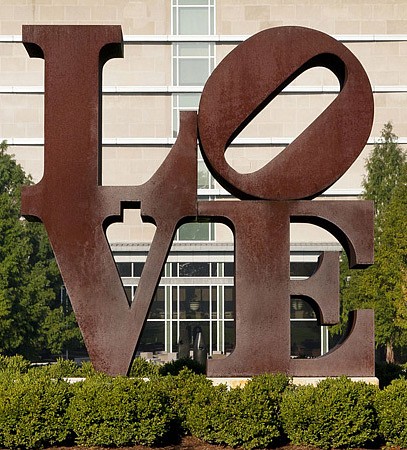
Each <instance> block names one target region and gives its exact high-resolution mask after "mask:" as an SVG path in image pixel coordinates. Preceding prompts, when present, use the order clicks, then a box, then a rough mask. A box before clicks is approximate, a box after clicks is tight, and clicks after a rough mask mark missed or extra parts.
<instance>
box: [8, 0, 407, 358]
mask: <svg viewBox="0 0 407 450" xmlns="http://www.w3.org/2000/svg"><path fill="white" fill-rule="evenodd" d="M1 11H2V19H1V21H0V141H1V140H3V139H5V140H7V142H8V144H9V150H10V152H11V153H13V154H14V155H15V156H16V159H17V161H18V162H19V163H21V165H22V166H23V168H24V169H25V170H26V171H27V172H28V173H30V174H31V176H32V177H33V180H34V182H38V181H39V180H40V179H41V177H42V174H43V155H44V129H43V115H44V81H43V78H44V61H43V60H40V59H30V58H29V57H28V55H27V53H26V51H25V49H24V46H23V44H22V43H21V25H23V24H34V25H35V24H57V25H61V24H64V25H68V24H100V25H103V24H112V25H121V26H122V32H123V39H124V58H123V59H113V60H111V61H109V62H108V63H107V64H106V65H105V67H104V71H103V97H102V98H103V101H102V107H103V119H102V120H103V134H102V148H101V161H102V184H103V185H108V186H129V185H139V184H142V183H144V182H146V181H147V180H148V179H149V178H150V177H151V176H152V175H153V174H154V172H155V171H156V169H157V168H158V167H159V166H160V164H161V163H162V162H163V161H164V159H165V157H166V156H167V155H168V153H169V151H170V149H171V147H172V145H173V144H174V142H175V140H176V137H177V135H178V129H179V117H180V111H185V110H186V111H196V110H197V109H198V105H199V99H200V93H201V92H202V89H203V86H204V84H205V82H206V80H207V79H208V77H209V76H210V74H211V72H212V71H213V69H214V68H215V67H216V65H217V64H219V62H220V61H221V60H222V59H223V58H224V57H225V56H226V55H227V54H228V53H229V52H230V51H231V50H233V48H235V47H236V46H237V45H238V44H239V43H241V42H243V41H244V40H246V39H247V38H248V37H249V36H251V35H252V34H254V33H256V32H258V31H261V30H263V29H266V28H271V27H276V26H287V25H295V26H304V27H310V28H314V29H317V30H320V31H323V32H325V33H327V34H329V35H331V36H333V37H335V38H336V39H337V40H339V41H340V42H342V43H343V44H344V45H346V46H347V47H348V48H349V49H350V50H351V51H352V52H353V53H354V54H355V55H356V57H357V58H358V59H359V60H360V61H361V63H362V65H363V66H364V68H365V70H366V72H367V75H368V77H369V79H370V82H371V85H372V90H373V94H374V101H375V118H374V125H373V129H372V132H371V136H370V138H369V141H368V144H367V146H366V148H365V149H364V150H363V152H362V154H361V156H360V157H359V158H358V159H357V161H356V162H355V163H354V164H353V165H352V166H351V168H350V169H349V170H348V171H347V172H346V173H345V175H344V176H343V177H342V178H341V179H340V180H339V181H338V182H337V183H335V184H334V185H333V186H331V187H330V188H329V189H328V190H327V191H325V192H324V194H323V195H322V196H321V197H320V198H318V199H315V200H314V201H324V199H327V198H329V199H340V200H349V201H352V200H357V199H358V197H359V196H360V194H361V191H362V188H361V183H362V179H363V175H364V161H365V159H366V157H367V156H368V154H369V151H370V150H371V148H372V145H373V144H374V142H375V141H377V139H378V138H379V137H380V131H381V129H382V127H383V125H384V123H386V122H388V121H391V122H392V123H393V129H394V132H395V133H396V134H397V135H398V136H399V143H400V144H402V145H403V144H406V143H407V113H406V107H405V105H406V100H407V70H406V69H407V4H406V2H404V1H397V0H394V1H390V0H389V1H383V0H381V1H379V0H367V1H364V2H360V1H358V0H332V1H329V2H327V1H325V0H313V1H296V0H267V1H266V0H246V1H245V0H103V1H99V2H98V1H96V0H66V1H64V0H21V1H16V0H14V1H13V0H5V1H4V2H2V7H1ZM287 58H289V55H287ZM270 70H272V67H271V68H270ZM338 92H339V84H338V80H337V79H336V77H335V76H334V74H333V73H331V72H330V71H328V70H327V69H324V68H313V69H310V70H308V71H307V72H305V73H303V74H302V75H300V76H299V77H298V78H297V79H295V80H294V81H293V82H292V83H291V84H290V85H289V86H287V87H286V88H285V89H284V90H283V92H282V93H281V94H280V95H278V96H277V97H276V98H275V99H274V100H273V101H272V102H271V103H270V104H269V105H268V106H267V107H266V108H265V109H264V110H263V111H261V113H259V114H258V115H257V117H255V119H254V120H253V121H252V122H251V123H250V124H249V125H248V126H247V127H246V128H245V129H244V130H243V131H242V132H241V133H240V134H239V135H238V136H237V137H236V138H235V139H234V140H233V142H232V143H231V144H230V146H229V148H228V150H227V152H226V158H227V161H228V163H229V164H230V165H231V166H232V167H233V168H234V169H235V170H237V171H238V172H241V173H252V172H255V171H256V170H258V169H260V168H261V167H263V166H264V165H265V164H266V163H267V162H268V161H269V160H270V159H272V158H273V157H274V156H275V155H277V154H278V153H279V152H281V151H283V150H284V148H285V147H286V146H287V145H289V144H290V143H291V142H292V141H293V140H294V139H295V138H296V137H297V136H298V135H299V134H301V133H302V131H303V130H304V129H305V128H306V127H307V126H308V125H309V124H310V123H311V122H312V121H313V120H314V119H315V118H316V117H317V116H318V115H319V114H320V113H321V112H322V111H323V110H324V109H325V108H326V107H327V106H328V105H329V104H330V103H331V102H332V101H333V100H334V99H335V97H336V95H337V94H338ZM72 132H75V130H72ZM323 143H324V136H321V145H323ZM197 166H198V176H197V179H198V183H197V195H198V199H201V200H212V201H217V200H220V199H223V200H225V199H232V196H231V194H229V193H228V192H227V191H226V190H225V189H224V188H222V186H220V185H219V184H218V183H217V181H216V180H215V179H214V178H213V177H212V175H211V174H210V173H209V171H208V169H207V167H206V165H205V163H204V160H203V158H202V155H201V154H200V152H199V151H198V161H197ZM315 170H318V168H317V167H316V168H315ZM179 176H182V174H179ZM153 235H154V226H153V225H151V224H147V223H142V221H141V218H140V211H139V210H136V209H128V210H125V212H124V221H123V223H116V224H113V225H111V226H110V227H109V229H108V231H107V237H108V240H109V243H110V245H111V249H112V252H113V254H114V258H115V261H116V263H117V268H118V271H119V273H120V275H121V277H122V281H123V286H124V289H125V291H126V293H127V296H128V299H129V301H131V299H132V298H133V297H134V294H135V291H136V289H137V285H138V282H139V279H140V276H141V273H142V270H143V264H144V261H145V259H146V257H147V254H148V251H149V245H150V242H151V240H152V237H153ZM290 246H291V253H290V255H291V259H290V260H291V264H290V272H291V276H292V278H293V279H304V278H306V277H309V276H310V275H311V274H312V273H313V271H314V270H315V268H316V263H317V259H318V257H319V256H320V255H321V253H322V252H326V251H334V252H340V251H341V249H342V248H341V245H340V244H339V243H338V242H337V240H336V239H335V238H334V237H333V236H332V235H330V234H329V233H328V232H326V231H324V230H322V229H320V228H318V227H316V226H313V225H308V224H292V226H291V230H290ZM94 282H95V283H97V282H98V281H97V280H94ZM272 307H273V303H272V293H270V308H272ZM234 314H235V312H234V242H233V234H232V232H231V230H230V229H229V228H228V227H227V226H225V225H223V224H220V223H208V222H199V223H198V222H195V223H187V224H184V225H182V226H181V227H180V228H179V229H178V230H177V232H176V236H175V238H174V242H173V245H172V249H171V252H170V254H169V256H168V259H167V261H166V263H165V266H164V269H163V272H162V278H161V282H160V286H159V287H158V290H157V293H156V296H155V299H154V301H153V304H152V307H151V310H150V313H149V317H148V320H147V323H146V326H145V329H144V332H143V335H142V338H141V342H140V345H139V351H140V352H141V353H142V354H143V355H151V354H153V353H155V354H157V353H158V354H161V355H162V357H163V358H165V355H168V358H172V357H173V356H174V354H175V353H176V352H177V350H178V342H179V338H180V335H183V334H185V330H187V331H188V333H189V335H190V337H192V335H193V334H194V330H197V329H200V330H202V333H203V337H204V340H205V342H206V345H207V349H208V352H209V354H210V355H211V356H213V357H218V355H223V354H226V353H228V352H230V351H232V350H233V347H234ZM329 345H330V344H329V336H328V331H327V329H326V327H320V326H319V325H318V323H317V317H316V315H315V312H314V310H313V308H312V306H311V304H309V303H307V301H306V300H305V299H303V298H296V297H293V298H291V353H292V356H293V357H315V356H319V355H321V354H323V353H325V352H327V351H328V349H329ZM163 355H164V356H163Z"/></svg>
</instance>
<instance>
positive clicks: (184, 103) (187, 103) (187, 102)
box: [178, 94, 200, 109]
mask: <svg viewBox="0 0 407 450" xmlns="http://www.w3.org/2000/svg"><path fill="white" fill-rule="evenodd" d="M199 98H200V94H179V95H178V100H179V109H182V108H198V105H199Z"/></svg>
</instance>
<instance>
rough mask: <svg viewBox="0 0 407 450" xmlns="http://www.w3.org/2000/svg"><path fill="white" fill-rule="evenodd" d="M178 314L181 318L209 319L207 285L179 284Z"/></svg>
mask: <svg viewBox="0 0 407 450" xmlns="http://www.w3.org/2000/svg"><path fill="white" fill-rule="evenodd" d="M179 315H180V318H181V319H209V287H208V286H203V287H202V286H201V287H199V286H180V287H179Z"/></svg>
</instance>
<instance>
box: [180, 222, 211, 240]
mask: <svg viewBox="0 0 407 450" xmlns="http://www.w3.org/2000/svg"><path fill="white" fill-rule="evenodd" d="M179 240H180V241H209V223H186V224H184V225H182V226H181V227H180V228H179Z"/></svg>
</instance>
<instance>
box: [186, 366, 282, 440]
mask: <svg viewBox="0 0 407 450" xmlns="http://www.w3.org/2000/svg"><path fill="white" fill-rule="evenodd" d="M289 381H290V380H289V378H288V377H287V376H285V375H281V374H279V375H262V376H259V377H254V378H253V379H252V380H251V381H249V382H248V383H247V384H246V385H245V386H244V388H242V389H239V388H237V389H231V390H228V389H226V387H225V386H224V385H221V386H217V387H211V389H208V390H202V391H201V392H200V394H199V395H197V396H196V397H195V401H194V402H193V404H192V405H191V407H190V408H189V411H188V417H187V425H188V428H189V430H190V432H191V433H192V434H194V435H195V436H197V437H199V438H201V439H203V440H205V441H207V442H211V443H214V444H226V445H230V446H232V447H237V446H239V447H243V448H247V449H253V448H264V447H268V446H272V445H276V444H277V443H278V442H281V441H282V439H283V437H284V432H283V429H282V424H281V420H280V403H281V399H282V394H283V392H284V391H285V389H286V388H287V387H288V386H289Z"/></svg>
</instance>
